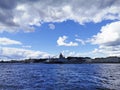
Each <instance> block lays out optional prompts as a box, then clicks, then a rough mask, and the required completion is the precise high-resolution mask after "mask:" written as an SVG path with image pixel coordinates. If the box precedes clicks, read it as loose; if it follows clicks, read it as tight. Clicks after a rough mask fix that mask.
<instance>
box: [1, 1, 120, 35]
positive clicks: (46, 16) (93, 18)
mask: <svg viewBox="0 0 120 90" xmlns="http://www.w3.org/2000/svg"><path fill="white" fill-rule="evenodd" d="M8 3H9V4H8ZM119 10H120V1H119V0H104V1H102V0H71V1H69V0H60V1H59V0H25V1H23V0H22V1H21V0H13V1H12V2H10V1H7V2H5V1H4V0H2V1H0V33H2V32H18V31H19V30H23V31H25V32H31V31H34V27H32V25H35V26H40V25H41V24H42V23H44V22H63V21H66V20H73V21H75V22H78V23H80V24H83V23H86V22H95V23H97V22H101V21H103V20H120V11H119Z"/></svg>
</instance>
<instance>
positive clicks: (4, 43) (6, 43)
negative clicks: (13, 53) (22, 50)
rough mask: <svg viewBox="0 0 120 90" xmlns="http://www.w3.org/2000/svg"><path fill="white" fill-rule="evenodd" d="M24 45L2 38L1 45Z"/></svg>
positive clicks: (0, 39)
mask: <svg viewBox="0 0 120 90" xmlns="http://www.w3.org/2000/svg"><path fill="white" fill-rule="evenodd" d="M14 44H15V45H22V43H21V42H19V41H16V40H11V39H9V38H5V37H2V38H0V45H14Z"/></svg>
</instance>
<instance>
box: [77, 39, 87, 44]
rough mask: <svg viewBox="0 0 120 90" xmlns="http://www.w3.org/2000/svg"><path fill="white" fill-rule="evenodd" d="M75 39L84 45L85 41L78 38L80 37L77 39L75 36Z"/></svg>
mask: <svg viewBox="0 0 120 90" xmlns="http://www.w3.org/2000/svg"><path fill="white" fill-rule="evenodd" d="M75 40H76V41H78V42H80V43H81V44H82V45H85V41H84V40H82V39H80V38H79V39H78V38H77V39H75Z"/></svg>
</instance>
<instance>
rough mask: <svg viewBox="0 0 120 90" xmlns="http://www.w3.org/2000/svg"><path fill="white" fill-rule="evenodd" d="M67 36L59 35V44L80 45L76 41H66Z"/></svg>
mask: <svg viewBox="0 0 120 90" xmlns="http://www.w3.org/2000/svg"><path fill="white" fill-rule="evenodd" d="M67 38H68V37H67V36H63V37H59V38H58V40H57V44H58V46H78V43H76V42H66V39H67Z"/></svg>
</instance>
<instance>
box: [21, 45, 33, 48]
mask: <svg viewBox="0 0 120 90" xmlns="http://www.w3.org/2000/svg"><path fill="white" fill-rule="evenodd" d="M22 47H23V48H31V47H32V46H30V45H26V46H22Z"/></svg>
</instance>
